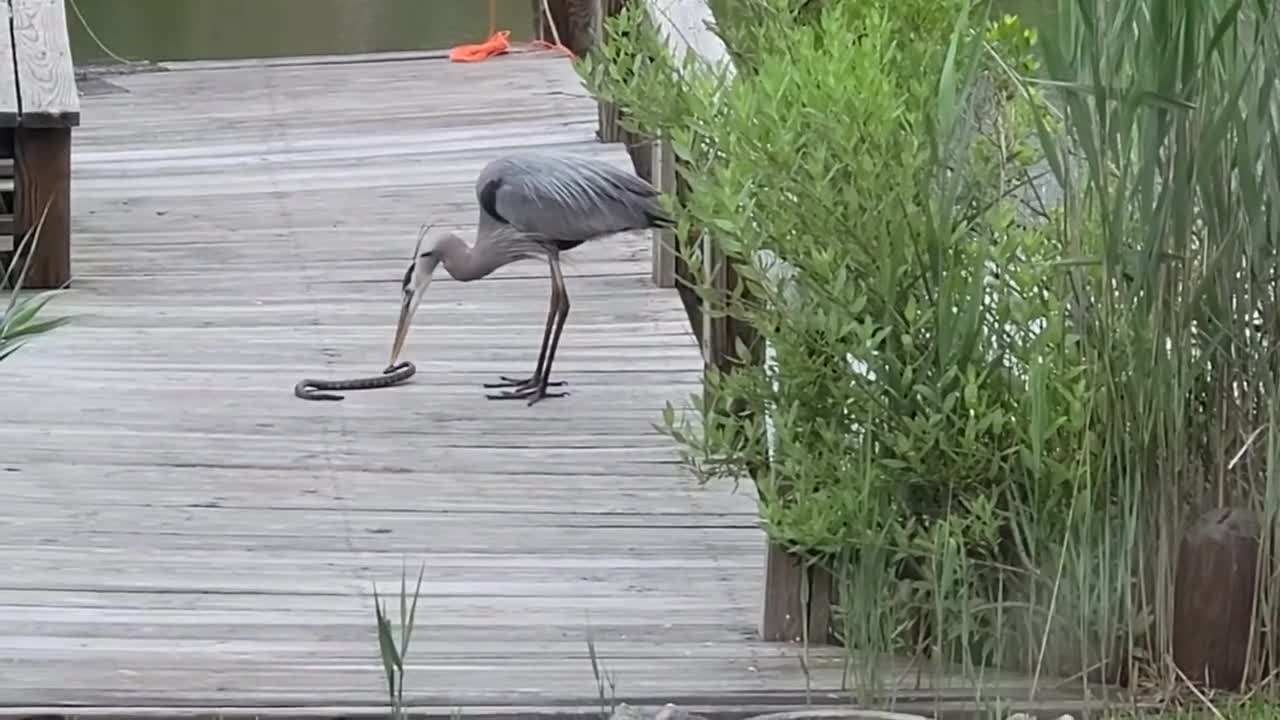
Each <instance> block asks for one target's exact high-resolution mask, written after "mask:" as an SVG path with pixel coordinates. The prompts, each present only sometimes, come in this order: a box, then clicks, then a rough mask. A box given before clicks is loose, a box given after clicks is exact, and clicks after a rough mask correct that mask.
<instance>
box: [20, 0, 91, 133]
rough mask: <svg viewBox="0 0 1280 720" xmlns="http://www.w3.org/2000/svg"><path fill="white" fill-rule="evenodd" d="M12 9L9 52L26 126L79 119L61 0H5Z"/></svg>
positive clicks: (48, 125)
mask: <svg viewBox="0 0 1280 720" xmlns="http://www.w3.org/2000/svg"><path fill="white" fill-rule="evenodd" d="M8 2H9V5H10V8H11V9H12V12H13V53H14V60H15V66H16V68H17V77H18V100H19V106H20V108H21V112H22V118H21V123H22V125H23V126H25V127H40V128H68V127H75V126H77V125H79V124H80V94H79V92H78V91H77V90H76V73H75V65H74V63H73V62H72V58H71V39H70V36H69V35H68V33H67V14H66V7H65V0H8Z"/></svg>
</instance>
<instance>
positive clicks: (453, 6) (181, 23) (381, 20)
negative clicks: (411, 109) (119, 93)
mask: <svg viewBox="0 0 1280 720" xmlns="http://www.w3.org/2000/svg"><path fill="white" fill-rule="evenodd" d="M493 7H494V11H495V13H494V14H495V22H496V26H497V29H499V30H510V31H511V38H512V40H528V39H530V38H531V37H532V35H533V5H532V3H531V2H530V0H493ZM77 8H78V9H79V11H80V13H81V14H82V15H83V16H84V20H85V22H81V20H80V18H79V17H77V14H76V9H77ZM489 8H490V2H489V0H68V1H67V24H68V26H69V29H70V32H71V45H72V54H73V55H74V56H75V60H76V62H77V63H97V62H108V61H109V60H110V56H109V55H108V54H107V53H105V52H103V51H102V50H101V49H100V48H99V47H98V45H97V43H95V42H94V41H93V38H92V37H91V35H90V33H89V32H88V31H86V29H85V24H86V23H87V24H88V26H89V28H91V29H92V31H93V33H94V34H96V35H97V36H98V39H99V40H101V41H102V43H103V44H104V45H106V46H107V47H108V48H109V49H110V50H111V51H112V52H114V53H116V54H118V55H121V56H123V57H125V58H126V59H129V60H205V59H225V58H237V57H275V56H285V55H324V54H331V53H358V52H377V51H388V50H429V49H440V48H447V47H450V46H452V45H456V44H459V43H466V42H480V41H481V40H483V39H484V38H485V37H486V36H487V35H488V33H489V23H490V17H489Z"/></svg>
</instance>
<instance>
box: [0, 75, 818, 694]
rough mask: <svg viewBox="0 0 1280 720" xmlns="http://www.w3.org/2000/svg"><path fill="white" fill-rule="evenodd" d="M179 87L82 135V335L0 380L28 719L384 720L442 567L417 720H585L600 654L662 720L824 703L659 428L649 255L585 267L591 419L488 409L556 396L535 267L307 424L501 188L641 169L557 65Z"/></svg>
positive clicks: (574, 397)
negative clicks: (537, 717) (539, 367)
mask: <svg viewBox="0 0 1280 720" xmlns="http://www.w3.org/2000/svg"><path fill="white" fill-rule="evenodd" d="M170 67H171V68H172V70H171V71H168V72H149V73H139V74H132V75H112V76H107V77H106V78H105V80H97V81H94V83H93V84H94V85H96V87H97V91H95V92H94V93H91V94H90V95H88V96H86V97H85V98H84V99H83V117H84V120H83V125H82V127H81V128H80V129H79V130H78V132H77V135H76V138H75V149H74V162H73V167H74V181H73V186H72V200H73V211H74V236H73V237H74V240H73V242H74V252H73V263H74V265H73V271H74V273H75V281H74V282H75V286H74V289H73V290H72V291H71V292H70V293H69V294H68V295H67V296H66V297H65V298H64V299H63V300H61V301H60V302H59V303H58V304H57V306H56V307H55V310H62V311H69V312H74V313H77V314H79V315H80V317H79V318H78V319H77V320H76V321H75V323H74V324H73V325H70V326H67V327H65V328H63V329H61V330H59V331H57V332H56V333H55V334H53V335H51V336H48V337H47V338H43V339H41V340H39V341H38V342H35V343H33V344H31V345H30V346H28V347H27V348H26V349H24V350H23V351H21V352H19V353H18V354H17V355H15V356H14V357H12V358H11V359H9V360H6V361H5V362H4V365H3V373H2V374H0V382H2V383H3V385H4V387H3V391H2V392H0V397H3V398H4V403H5V411H4V413H3V415H0V471H2V472H0V479H2V480H3V488H4V489H3V502H0V566H2V567H4V568H5V572H4V573H3V574H2V575H0V712H2V713H3V714H5V715H8V716H14V715H20V714H23V713H25V712H34V711H56V712H68V713H74V714H78V715H116V716H121V717H125V716H130V717H133V716H139V715H147V714H151V715H184V714H185V715H192V714H205V715H210V716H223V717H227V716H237V715H243V716H261V715H273V714H274V715H290V716H296V717H324V716H334V715H344V716H352V715H357V714H362V713H363V714H369V713H372V714H379V713H382V712H383V711H382V710H381V708H382V707H383V706H384V703H385V684H384V680H383V675H382V669H381V665H380V662H379V660H378V654H377V641H376V637H375V630H374V613H373V599H372V595H371V592H370V590H371V585H372V583H374V582H377V583H378V586H379V588H380V589H381V590H385V591H388V592H394V591H395V590H398V584H399V580H400V573H401V568H402V564H405V565H407V566H408V568H409V572H410V573H411V574H412V573H414V572H415V570H416V568H417V566H418V564H419V563H425V568H426V574H425V580H424V583H423V590H422V594H423V597H422V600H421V602H420V607H419V610H418V628H417V630H416V634H415V636H414V642H413V647H412V648H411V650H410V654H409V666H410V668H409V672H408V679H407V689H406V697H407V699H409V700H410V702H411V703H413V704H414V705H416V706H431V707H434V708H436V709H437V710H438V711H439V712H441V713H445V714H447V713H448V712H449V711H450V710H451V709H452V708H453V707H455V706H461V707H463V709H464V716H467V717H470V716H476V715H483V714H484V713H486V712H489V713H497V714H501V713H503V712H511V713H514V714H524V715H528V714H533V713H534V711H533V710H530V709H529V708H540V710H538V711H537V712H545V713H548V714H551V713H553V712H560V711H568V710H572V709H578V708H586V709H588V710H590V709H591V708H593V707H595V706H596V704H597V686H596V683H595V680H594V678H593V676H592V668H591V665H590V662H589V660H588V656H587V646H586V639H587V632H588V626H590V628H591V631H592V633H593V634H594V636H595V638H596V640H597V645H598V651H599V653H600V655H601V657H602V659H603V661H604V663H605V665H606V669H607V670H608V671H610V672H612V673H613V674H614V675H615V677H616V692H617V694H618V696H619V697H620V698H623V699H626V700H628V701H631V702H639V703H663V702H666V701H668V700H674V701H676V702H684V703H692V704H694V705H698V704H704V705H717V706H722V707H730V706H735V705H737V706H743V705H762V704H769V703H773V702H781V701H787V700H795V701H798V700H799V699H800V698H802V697H803V696H804V689H805V677H804V672H803V671H802V669H801V665H800V662H799V660H798V656H799V649H798V648H795V647H787V646H782V645H776V644H766V643H762V642H758V641H756V640H755V639H754V635H755V632H756V623H757V622H758V619H759V616H760V607H759V605H760V597H761V590H762V586H763V556H764V545H763V534H762V532H761V531H760V530H759V529H758V527H757V522H756V515H755V505H754V499H753V497H752V496H751V494H750V492H749V488H746V487H743V488H740V489H739V490H738V491H737V492H736V493H735V492H734V491H733V488H731V487H726V486H713V487H707V488H702V487H699V486H698V485H697V484H696V483H695V482H694V481H693V480H691V479H689V478H688V477H686V474H685V473H684V472H683V471H682V470H681V468H680V466H679V465H678V464H677V461H676V456H675V452H674V450H673V448H672V447H671V445H670V443H669V442H668V441H667V440H666V439H665V438H663V437H662V436H661V435H659V434H658V433H656V432H655V431H654V430H653V428H652V424H653V423H654V422H657V421H659V418H660V410H661V408H662V406H663V404H664V403H665V402H666V401H673V402H676V403H681V402H683V401H684V400H685V399H686V398H687V397H688V395H689V394H690V393H692V392H695V391H696V390H697V388H698V381H699V372H700V366H701V360H700V357H699V352H698V348H697V345H696V343H695V340H694V339H693V337H692V335H691V334H690V333H689V331H688V327H687V321H686V320H685V318H684V315H683V311H682V309H681V306H680V302H679V300H678V297H677V295H676V293H675V292H674V291H673V290H662V289H657V288H655V287H654V286H653V284H652V282H651V281H650V279H649V273H650V240H649V238H648V236H647V235H644V234H635V235H629V236H619V237H616V238H615V239H613V240H609V241H605V242H601V243H599V244H596V245H591V246H585V247H583V248H580V249H579V250H575V251H574V253H572V255H573V259H572V260H571V261H570V262H569V263H568V265H567V266H566V274H567V276H568V278H567V281H568V287H569V292H570V296H571V298H572V301H573V310H572V314H571V316H570V318H569V323H568V326H567V328H566V330H565V335H564V339H563V342H562V344H561V352H560V357H559V358H558V363H557V367H556V370H557V371H558V375H559V376H560V377H561V378H563V379H567V380H568V381H569V383H570V386H569V390H570V391H571V392H572V394H571V395H570V396H569V397H568V398H557V399H549V400H546V401H544V402H542V403H540V404H538V405H535V406H533V407H527V406H526V405H524V404H523V403H505V402H491V401H487V400H485V399H484V397H483V392H484V391H483V389H482V388H481V383H483V382H485V381H489V380H491V379H493V378H494V377H495V376H497V375H498V374H501V373H525V372H528V371H530V370H532V365H533V363H534V361H535V360H536V354H537V344H538V342H539V340H540V337H541V328H542V322H543V319H544V317H545V308H546V303H547V292H548V288H549V283H548V280H547V277H546V270H545V267H544V266H542V265H540V264H537V263H526V264H521V265H518V266H515V267H511V268H508V269H505V270H502V271H499V272H498V273H497V274H496V275H495V276H493V277H492V278H490V279H486V280H483V281H480V282H476V283H470V284H462V283H457V282H453V281H452V280H451V279H450V278H448V277H447V276H445V275H444V274H443V273H440V277H439V279H437V281H436V283H435V284H434V285H433V286H432V287H431V290H430V293H429V295H428V297H427V300H426V302H425V303H424V306H423V308H422V309H421V310H420V311H419V314H418V317H419V320H418V323H417V325H416V327H415V329H414V331H413V334H412V335H411V336H410V341H409V345H408V347H407V349H406V351H405V354H404V356H405V357H406V358H407V359H411V360H413V361H414V362H415V363H416V364H417V365H418V368H419V373H418V376H417V377H416V378H415V379H414V380H413V381H411V383H409V384H407V385H404V386H400V387H396V388H392V389H385V390H372V391H363V392H352V393H349V394H347V399H346V400H345V401H344V402H341V403H319V402H314V403H308V402H304V401H301V400H298V399H296V398H294V397H293V395H292V387H293V384H294V383H295V382H296V381H297V380H299V379H300V378H302V377H304V376H308V377H345V376H352V375H365V374H369V373H370V372H371V371H373V372H376V371H377V370H378V369H380V368H381V367H382V366H383V365H384V364H385V362H386V357H387V353H388V351H389V346H390V342H391V335H392V327H393V324H394V322H395V317H396V312H397V309H398V307H397V302H398V281H399V278H400V276H401V274H402V272H403V267H404V265H405V263H406V261H407V259H408V255H409V253H410V251H411V249H412V246H413V241H414V237H415V235H416V231H417V227H418V225H419V224H420V223H422V222H425V221H435V222H439V223H444V224H453V225H457V226H460V227H464V228H468V229H469V228H470V227H471V226H473V224H474V222H475V216H476V206H475V201H474V197H473V189H472V183H473V179H474V177H475V175H476V173H477V172H478V171H479V170H480V168H481V166H482V165H483V164H484V163H485V162H487V161H488V160H490V159H492V158H494V157H496V156H497V155H499V154H501V153H503V152H506V151H508V150H511V149H514V148H517V147H541V148H548V149H554V150H563V151H571V152H577V153H585V154H591V155H595V156H599V157H604V158H608V159H610V160H611V161H613V162H616V163H618V164H619V166H625V167H629V164H628V163H629V161H628V160H627V157H626V154H625V151H624V149H623V148H622V147H621V146H618V145H601V144H599V143H597V142H596V139H595V136H594V132H595V127H596V107H595V104H594V102H593V101H592V100H591V98H590V97H588V96H587V95H586V94H585V92H584V91H582V90H581V89H580V87H579V84H578V81H577V78H576V77H575V76H574V74H573V71H572V69H571V68H570V66H569V65H568V64H567V63H566V62H565V61H564V60H563V59H560V58H557V57H555V56H551V55H524V56H512V57H508V58H504V59H499V60H494V61H491V62H486V63H482V64H478V65H453V64H449V63H447V62H445V61H443V60H439V59H419V60H397V61H383V62H346V63H343V62H280V63H273V64H266V63H252V62H247V63H224V64H205V65H201V64H190V65H186V66H183V65H175V66H170ZM104 83H109V85H107V84H104ZM108 90H109V92H108ZM99 91H101V92H99ZM393 604H394V603H393ZM839 657H840V651H837V650H825V651H816V650H815V651H813V652H812V656H811V658H810V659H809V666H810V671H811V673H812V678H811V682H812V685H813V686H814V687H815V688H816V689H818V690H822V689H831V688H837V687H839V685H840V676H841V669H840V660H839Z"/></svg>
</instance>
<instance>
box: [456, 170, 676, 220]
mask: <svg viewBox="0 0 1280 720" xmlns="http://www.w3.org/2000/svg"><path fill="white" fill-rule="evenodd" d="M489 170H491V172H486V173H485V174H484V176H482V178H481V181H480V182H478V183H477V194H478V195H480V196H481V204H482V205H485V204H486V200H488V201H490V202H491V204H492V213H493V214H494V215H495V217H496V218H498V219H500V220H504V221H506V222H508V223H510V224H511V225H512V226H513V227H515V228H516V229H518V230H521V231H524V232H529V233H537V234H539V235H543V236H546V237H551V238H556V239H559V240H567V241H575V240H587V239H590V238H592V237H595V236H598V235H602V234H607V233H614V232H621V231H624V230H631V229H637V228H644V227H650V226H651V225H652V224H653V223H654V222H655V221H663V220H666V217H665V213H664V212H663V210H662V206H661V205H660V204H659V202H658V193H657V191H656V190H654V189H653V187H652V186H650V185H649V184H648V183H646V182H644V181H643V180H641V179H640V178H638V177H636V176H635V175H634V174H632V173H629V172H626V171H625V170H621V169H619V168H616V167H614V166H613V165H611V164H609V163H607V162H603V161H600V160H595V159H592V158H586V157H583V156H575V155H570V156H564V157H558V156H550V155H533V154H530V155H528V156H517V157H514V158H508V159H506V160H503V161H499V162H498V163H495V164H494V165H493V166H491V168H490V169H489ZM486 194H489V197H487V198H486V197H485V195H486Z"/></svg>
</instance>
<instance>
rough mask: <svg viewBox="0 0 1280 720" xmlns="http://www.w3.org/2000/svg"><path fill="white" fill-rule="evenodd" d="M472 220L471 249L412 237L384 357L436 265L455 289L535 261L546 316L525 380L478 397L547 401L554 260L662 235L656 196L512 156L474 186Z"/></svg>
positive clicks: (583, 170) (581, 170)
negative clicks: (629, 236)
mask: <svg viewBox="0 0 1280 720" xmlns="http://www.w3.org/2000/svg"><path fill="white" fill-rule="evenodd" d="M476 199H477V200H479V203H480V221H479V223H478V225H477V228H476V240H475V244H474V245H470V246H468V245H467V243H466V242H464V241H463V240H462V238H461V237H459V236H458V235H457V234H456V233H454V232H452V231H449V230H443V229H438V228H437V229H431V228H429V227H428V228H424V229H423V230H422V231H421V232H419V234H418V243H417V245H416V246H415V247H414V250H413V259H412V260H411V261H410V263H409V268H408V269H407V270H405V273H404V281H403V285H402V293H403V295H402V298H401V305H400V322H399V324H398V325H397V326H396V336H395V342H394V344H393V345H392V349H391V363H390V364H391V365H395V364H396V362H397V361H398V360H399V357H400V351H401V349H402V348H403V347H404V340H405V337H406V336H407V335H408V331H409V323H410V321H411V320H412V318H413V315H414V312H415V311H416V310H417V309H418V305H419V304H420V303H421V302H422V297H423V294H424V293H425V292H426V289H427V286H428V285H430V284H431V275H432V273H433V272H434V271H435V269H436V266H437V265H444V268H445V270H447V271H448V273H449V274H450V275H451V276H453V278H454V279H455V280H460V281H462V282H469V281H471V280H478V279H480V278H482V277H485V276H487V275H489V274H490V273H492V272H493V271H494V270H497V269H498V268H500V267H502V266H504V265H508V264H510V263H513V262H516V261H518V260H530V259H538V258H544V259H545V260H546V261H547V264H548V265H549V266H550V269H551V307H550V308H549V309H548V310H547V324H546V328H545V330H544V331H543V333H542V348H541V350H540V351H539V352H538V364H537V367H536V368H535V369H534V371H533V375H531V376H529V377H527V378H523V379H518V378H511V377H506V376H502V377H501V378H500V379H501V380H502V382H497V383H485V387H487V388H513V389H512V390H507V391H503V392H501V393H498V394H487V395H486V397H488V398H489V399H492V400H510V399H523V398H527V399H528V401H529V404H530V405H532V404H534V403H535V402H538V401H539V400H541V399H543V398H546V397H562V396H564V395H565V394H566V393H563V392H556V393H549V392H547V388H548V387H550V386H561V385H564V384H565V383H564V381H557V382H551V381H550V376H551V365H552V363H553V362H554V361H555V356H556V347H557V346H558V345H559V344H560V331H561V330H562V329H563V328H564V323H565V319H566V318H568V316H569V294H568V292H566V291H565V287H564V276H563V275H562V274H561V272H560V253H562V252H565V251H567V250H570V249H572V248H575V247H577V246H579V245H581V244H582V243H584V242H588V241H591V240H595V239H598V238H602V237H606V236H609V235H612V234H614V233H618V232H623V231H626V230H642V229H647V228H655V227H667V226H670V224H671V218H670V216H669V215H668V214H667V213H666V211H665V210H664V209H663V207H662V205H661V204H660V202H659V200H658V191H657V190H656V189H655V188H654V187H653V186H652V185H650V184H649V183H647V182H645V181H644V180H642V179H640V178H639V177H637V176H635V175H634V174H632V173H629V172H626V171H624V170H619V169H618V168H616V167H614V166H613V165H611V164H609V163H607V162H604V161H602V160H595V159H592V158H588V157H583V156H580V155H549V154H544V153H538V152H520V153H514V154H511V155H507V156H506V157H503V158H500V159H498V160H494V161H493V162H491V163H489V164H488V165H486V166H485V168H484V169H483V170H482V171H481V172H480V176H479V177H478V178H477V179H476Z"/></svg>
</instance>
